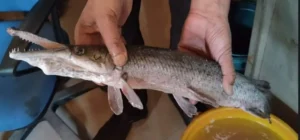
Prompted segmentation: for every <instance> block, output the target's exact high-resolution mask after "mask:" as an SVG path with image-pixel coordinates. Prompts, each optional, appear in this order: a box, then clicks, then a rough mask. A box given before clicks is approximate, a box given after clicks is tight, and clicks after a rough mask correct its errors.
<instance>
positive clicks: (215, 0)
mask: <svg viewBox="0 0 300 140" xmlns="http://www.w3.org/2000/svg"><path fill="white" fill-rule="evenodd" d="M229 8H230V0H191V7H190V11H191V12H193V13H196V14H200V15H204V16H207V17H218V18H227V17H228V13H229Z"/></svg>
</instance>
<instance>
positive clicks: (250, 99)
mask: <svg viewBox="0 0 300 140" xmlns="http://www.w3.org/2000/svg"><path fill="white" fill-rule="evenodd" d="M250 91H253V92H249V93H248V94H246V96H247V95H248V96H247V97H246V102H247V103H245V104H243V105H244V107H243V108H244V110H245V111H247V112H249V113H250V114H253V115H255V116H258V117H261V118H264V119H270V116H271V97H272V96H271V93H270V91H269V90H261V89H260V88H257V87H254V89H253V90H250Z"/></svg>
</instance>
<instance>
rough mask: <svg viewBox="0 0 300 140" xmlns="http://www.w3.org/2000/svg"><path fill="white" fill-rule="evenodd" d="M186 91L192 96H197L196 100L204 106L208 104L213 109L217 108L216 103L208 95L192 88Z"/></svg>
mask: <svg viewBox="0 0 300 140" xmlns="http://www.w3.org/2000/svg"><path fill="white" fill-rule="evenodd" d="M188 91H189V92H190V93H191V94H193V95H197V98H198V100H200V102H202V103H204V104H209V105H211V106H213V107H218V106H219V105H218V104H217V101H216V100H215V99H214V98H213V97H211V96H209V95H208V94H204V93H202V92H200V91H197V90H195V89H194V88H192V87H188ZM191 102H193V100H191Z"/></svg>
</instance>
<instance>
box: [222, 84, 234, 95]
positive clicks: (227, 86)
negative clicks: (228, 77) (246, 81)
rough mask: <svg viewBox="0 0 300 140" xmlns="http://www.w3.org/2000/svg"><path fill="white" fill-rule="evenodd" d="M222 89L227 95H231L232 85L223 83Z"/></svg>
mask: <svg viewBox="0 0 300 140" xmlns="http://www.w3.org/2000/svg"><path fill="white" fill-rule="evenodd" d="M224 90H225V92H226V93H227V94H228V95H233V87H232V86H231V85H229V84H225V85H224Z"/></svg>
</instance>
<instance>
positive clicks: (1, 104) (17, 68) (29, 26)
mask: <svg viewBox="0 0 300 140" xmlns="http://www.w3.org/2000/svg"><path fill="white" fill-rule="evenodd" d="M55 2H56V1H55V0H8V1H1V2H0V12H9V11H18V12H24V13H26V18H25V19H24V20H18V21H0V42H1V47H0V62H1V63H0V87H1V88H0V132H3V131H15V133H14V134H13V135H12V137H14V139H25V138H26V136H27V135H28V134H29V133H30V131H31V130H32V129H33V128H34V127H35V126H36V125H37V124H38V123H39V122H41V121H44V120H46V121H48V122H49V123H50V124H51V125H52V127H53V128H54V129H55V130H56V132H57V133H58V134H59V135H60V136H61V138H62V139H72V140H73V139H79V138H78V137H77V135H76V134H75V133H74V132H73V131H71V130H70V129H69V127H68V126H66V125H65V124H64V122H63V121H62V120H61V119H60V118H58V117H57V116H56V114H55V113H54V112H55V110H56V108H57V107H58V106H59V105H61V104H64V103H65V102H67V101H68V100H70V99H72V98H74V97H76V96H79V95H81V94H83V93H84V92H86V91H88V90H91V89H92V88H95V87H97V86H96V85H95V84H93V83H91V82H83V83H79V84H78V85H75V86H73V87H70V88H68V89H64V90H62V91H60V92H58V93H56V94H55V92H56V88H57V85H58V84H57V83H58V82H57V81H58V79H59V77H57V76H47V75H45V74H44V73H43V72H42V71H40V70H39V69H38V68H35V67H32V66H30V65H29V64H27V63H26V62H20V61H16V60H13V59H10V58H9V56H8V54H9V53H8V52H9V51H11V50H12V49H13V48H17V47H18V48H20V50H23V49H26V50H27V49H29V48H39V47H40V46H37V45H32V44H31V43H27V42H25V41H22V40H20V39H19V38H17V37H11V36H9V35H8V34H7V32H6V29H7V28H8V27H16V28H18V29H20V30H23V31H29V32H31V33H34V34H38V35H39V36H42V37H45V38H47V39H50V40H53V41H56V42H61V43H65V44H69V40H68V37H67V34H66V33H65V32H64V31H63V30H62V29H61V27H60V24H59V18H58V16H57V11H56V8H55ZM49 15H51V16H52V22H50V21H48V16H49Z"/></svg>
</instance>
